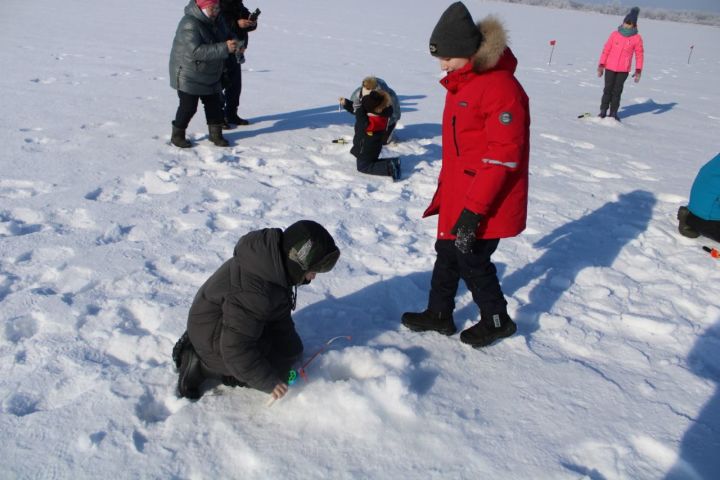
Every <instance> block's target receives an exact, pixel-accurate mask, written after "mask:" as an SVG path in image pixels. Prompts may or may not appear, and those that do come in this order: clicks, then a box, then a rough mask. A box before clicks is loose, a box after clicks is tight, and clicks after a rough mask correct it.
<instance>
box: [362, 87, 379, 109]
mask: <svg viewBox="0 0 720 480" xmlns="http://www.w3.org/2000/svg"><path fill="white" fill-rule="evenodd" d="M382 102H383V96H382V95H381V94H380V93H378V92H377V91H376V90H371V91H370V93H368V94H367V95H365V96H363V97H362V100H360V103H362V106H363V108H364V109H365V111H366V112H374V111H375V109H376V108H378V107H379V106H380V104H382Z"/></svg>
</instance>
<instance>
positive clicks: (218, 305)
mask: <svg viewBox="0 0 720 480" xmlns="http://www.w3.org/2000/svg"><path fill="white" fill-rule="evenodd" d="M282 235H283V233H282V230H280V229H278V228H268V229H263V230H257V231H254V232H250V233H248V234H247V235H245V236H243V237H242V238H241V239H240V240H239V241H238V243H237V245H236V246H235V253H234V256H233V258H231V259H230V260H228V261H226V262H225V263H224V264H223V265H222V266H221V267H220V268H219V269H218V270H217V271H216V272H215V273H214V274H213V275H212V276H211V277H210V278H209V279H208V280H207V281H206V282H205V283H204V284H203V286H202V287H200V290H199V291H198V293H197V295H195V299H194V300H193V304H192V306H191V307H190V314H189V316H188V334H189V335H190V341H191V342H192V344H193V346H194V347H195V351H196V352H197V353H198V355H199V356H200V358H201V359H202V360H203V362H205V364H206V365H207V366H208V367H209V368H210V369H212V370H214V371H216V372H220V373H222V374H223V375H232V376H233V377H235V378H237V379H239V380H241V381H244V382H246V383H247V384H248V385H249V386H250V387H252V388H255V389H257V390H261V391H264V392H270V391H272V389H273V388H274V387H275V385H277V384H278V383H279V382H281V381H284V380H285V378H280V377H279V374H278V373H277V372H276V371H275V370H274V369H273V367H272V366H271V364H270V363H269V361H268V360H267V358H266V357H265V356H264V355H263V351H262V343H261V341H260V337H261V335H262V334H263V332H264V331H265V330H266V329H270V330H276V329H283V330H285V331H288V330H290V331H291V333H292V334H294V335H297V334H296V332H295V328H294V325H293V323H292V318H291V316H290V312H291V310H292V304H293V300H292V290H291V286H290V284H289V281H288V279H287V273H286V270H285V264H284V262H283V254H282V248H281V242H282ZM298 342H299V337H298ZM301 345H302V344H301V343H300V348H301ZM298 353H299V352H298Z"/></svg>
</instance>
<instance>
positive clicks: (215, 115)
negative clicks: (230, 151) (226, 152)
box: [174, 90, 223, 130]
mask: <svg viewBox="0 0 720 480" xmlns="http://www.w3.org/2000/svg"><path fill="white" fill-rule="evenodd" d="M177 93H178V98H179V99H180V105H179V106H178V109H177V113H175V122H174V125H175V126H176V127H177V128H182V129H183V130H184V129H186V128H187V126H188V124H190V120H192V117H193V115H195V112H197V106H198V100H202V103H203V108H205V120H206V121H207V124H208V125H219V124H221V123H223V113H222V101H221V99H220V95H218V94H216V93H215V94H212V95H192V94H190V93H185V92H181V91H180V90H178V92H177Z"/></svg>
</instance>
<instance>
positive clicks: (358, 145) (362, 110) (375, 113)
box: [338, 90, 400, 180]
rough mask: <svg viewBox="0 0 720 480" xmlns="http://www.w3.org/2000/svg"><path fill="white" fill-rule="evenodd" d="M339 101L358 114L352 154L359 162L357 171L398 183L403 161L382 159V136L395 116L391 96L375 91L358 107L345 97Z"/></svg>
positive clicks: (362, 100) (395, 158)
mask: <svg viewBox="0 0 720 480" xmlns="http://www.w3.org/2000/svg"><path fill="white" fill-rule="evenodd" d="M338 100H339V102H340V105H341V106H342V107H343V108H344V109H345V110H347V111H348V112H350V113H353V114H354V115H355V135H354V136H353V146H352V148H351V149H350V153H352V154H353V156H355V158H356V159H357V170H358V172H362V173H368V174H370V175H381V176H390V177H392V178H393V180H399V179H400V159H399V158H398V157H392V158H380V153H381V151H382V147H383V134H384V133H385V132H386V131H387V127H388V121H389V119H390V117H391V116H392V113H393V107H392V99H391V98H390V95H389V94H388V93H387V92H385V91H382V90H372V91H370V92H368V94H367V95H365V96H363V97H362V99H361V100H360V105H358V106H354V105H353V102H352V101H350V100H348V99H347V98H344V97H340V98H339V99H338Z"/></svg>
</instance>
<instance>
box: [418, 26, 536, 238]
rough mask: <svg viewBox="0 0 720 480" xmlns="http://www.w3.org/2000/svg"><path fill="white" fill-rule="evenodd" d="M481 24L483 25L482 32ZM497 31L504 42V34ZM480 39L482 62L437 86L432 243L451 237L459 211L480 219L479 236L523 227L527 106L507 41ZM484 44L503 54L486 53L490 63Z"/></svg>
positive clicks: (527, 154)
mask: <svg viewBox="0 0 720 480" xmlns="http://www.w3.org/2000/svg"><path fill="white" fill-rule="evenodd" d="M486 22H487V20H486V21H484V22H482V23H481V26H485V27H488V26H487V25H485V24H486ZM492 26H493V25H490V27H492ZM497 27H499V28H500V29H501V33H502V34H503V37H502V38H503V40H504V38H505V37H504V30H502V27H501V26H499V24H498V25H497ZM489 32H490V33H492V32H493V29H492V28H490V29H489ZM483 35H484V37H485V40H484V41H483V44H482V45H481V47H480V49H479V50H478V53H482V54H483V55H482V58H478V54H476V57H474V58H473V61H472V62H470V63H468V64H467V65H466V66H465V67H463V68H461V69H459V70H456V71H454V72H451V73H449V74H448V75H447V76H446V77H445V78H443V79H442V80H441V82H440V83H441V84H442V85H443V86H445V88H447V96H446V99H445V111H444V113H443V126H442V137H443V147H442V152H443V153H442V169H441V170H440V177H439V179H438V187H437V191H436V192H435V195H434V197H433V199H432V202H431V204H430V206H429V207H428V208H427V210H426V211H425V213H424V215H423V217H427V216H430V215H435V214H437V213H439V214H440V217H439V219H438V229H437V238H438V239H441V240H448V239H454V238H455V236H454V235H452V234H451V233H450V230H451V229H452V228H453V226H454V225H455V222H457V219H458V217H459V216H460V212H462V210H463V208H467V209H468V210H471V211H473V212H475V213H479V214H481V215H482V216H483V220H482V221H481V222H480V225H479V226H478V229H477V231H476V235H477V237H478V238H506V237H513V236H515V235H517V234H519V233H520V232H522V231H523V230H524V229H525V220H526V217H527V198H528V160H529V157H530V111H529V101H528V97H527V95H526V94H525V91H524V90H523V88H522V86H521V85H520V83H519V82H518V81H517V79H516V78H515V76H514V72H515V67H516V66H517V59H516V58H515V56H514V55H513V54H512V52H511V51H510V49H509V48H507V47H506V46H505V45H506V42H499V43H498V42H488V40H489V39H488V32H486V31H485V30H483ZM491 38H492V37H491ZM486 43H490V45H491V46H492V45H495V46H496V50H499V48H500V47H502V49H501V50H499V53H496V55H492V53H493V52H492V51H491V52H490V55H489V59H488V55H487V52H483V48H484V46H485V45H486ZM498 44H499V47H498ZM488 60H489V61H488Z"/></svg>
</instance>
